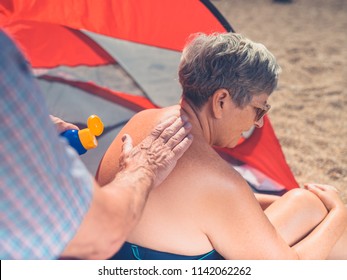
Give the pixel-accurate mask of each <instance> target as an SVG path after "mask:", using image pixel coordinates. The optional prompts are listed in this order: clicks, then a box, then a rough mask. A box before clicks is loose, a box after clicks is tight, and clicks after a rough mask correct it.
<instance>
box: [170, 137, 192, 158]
mask: <svg viewBox="0 0 347 280" xmlns="http://www.w3.org/2000/svg"><path fill="white" fill-rule="evenodd" d="M192 142H193V135H191V134H188V135H187V137H185V138H184V139H183V140H182V141H180V143H179V144H178V145H176V146H175V148H173V150H172V152H173V153H174V155H175V158H176V160H178V159H179V158H180V157H181V156H182V155H183V154H184V153H185V151H187V150H188V148H189V146H190V145H191V144H192Z"/></svg>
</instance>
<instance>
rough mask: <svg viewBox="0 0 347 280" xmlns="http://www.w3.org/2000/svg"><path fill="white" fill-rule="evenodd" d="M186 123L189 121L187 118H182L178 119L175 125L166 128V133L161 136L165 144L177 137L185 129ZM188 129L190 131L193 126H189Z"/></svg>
mask: <svg viewBox="0 0 347 280" xmlns="http://www.w3.org/2000/svg"><path fill="white" fill-rule="evenodd" d="M186 121H187V117H185V116H181V117H179V118H177V119H176V120H175V122H174V123H173V124H171V125H170V126H168V127H167V128H165V129H164V131H163V132H162V133H161V135H160V138H161V139H163V142H164V143H167V142H168V141H169V140H170V139H171V138H172V137H176V134H177V132H178V131H179V130H180V129H181V128H182V127H184V125H185V124H186ZM188 127H189V130H190V127H191V126H189V125H188ZM186 129H188V128H186ZM181 132H182V131H181ZM187 133H188V132H187ZM181 139H183V137H181ZM173 141H174V142H175V141H177V139H176V140H175V138H174V139H173Z"/></svg>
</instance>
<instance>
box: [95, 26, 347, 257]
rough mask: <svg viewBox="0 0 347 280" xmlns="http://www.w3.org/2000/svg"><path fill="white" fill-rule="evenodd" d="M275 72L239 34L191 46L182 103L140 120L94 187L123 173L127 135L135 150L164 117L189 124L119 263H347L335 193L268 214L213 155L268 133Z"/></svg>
mask: <svg viewBox="0 0 347 280" xmlns="http://www.w3.org/2000/svg"><path fill="white" fill-rule="evenodd" d="M279 71H280V68H279V66H278V65H277V63H276V60H275V58H274V56H273V55H272V54H271V53H270V52H269V51H268V50H267V49H266V48H265V47H264V46H263V45H261V44H257V43H254V42H252V41H250V40H249V39H246V38H244V37H243V36H241V35H239V34H233V33H227V34H212V35H204V34H200V35H197V36H195V38H193V39H192V40H191V41H190V43H188V45H187V46H186V47H185V49H184V51H183V54H182V58H181V63H180V66H179V79H180V83H181V85H182V88H183V94H182V99H181V102H180V104H179V105H176V106H172V107H167V108H163V109H151V110H146V111H142V112H140V113H138V114H137V115H135V116H134V117H133V118H132V119H131V120H130V121H129V123H128V124H127V125H126V126H125V127H124V128H123V130H122V131H121V133H120V134H119V136H118V137H117V138H116V139H115V140H114V142H113V143H112V144H111V146H110V147H109V149H108V151H107V152H106V154H105V156H104V158H103V159H102V161H101V164H100V167H99V172H98V181H99V182H100V183H101V184H107V183H108V182H110V181H111V180H112V179H113V178H114V177H115V176H116V170H117V169H118V168H119V166H118V157H119V155H120V153H121V145H122V141H121V137H122V135H123V134H125V133H127V134H130V135H131V136H132V137H133V139H134V142H135V143H134V144H137V143H139V142H140V141H141V140H142V139H143V138H144V135H147V134H148V133H149V132H150V131H151V129H152V128H153V127H154V126H155V125H156V124H157V123H158V122H159V121H161V120H163V119H165V118H167V116H169V115H172V114H173V113H174V114H177V115H180V114H181V113H184V114H186V115H187V116H188V117H189V122H190V123H191V125H192V130H191V133H192V135H193V137H194V140H193V143H192V145H191V146H190V148H189V149H188V151H187V152H186V153H185V154H184V155H183V157H182V158H181V159H180V160H179V161H178V163H177V165H176V167H175V169H174V170H173V172H172V173H171V174H170V175H169V177H168V178H167V179H166V180H165V181H164V182H163V183H162V184H161V185H160V186H159V187H158V188H157V189H155V190H154V191H153V192H152V193H151V194H150V196H149V198H148V203H147V205H146V208H145V210H144V212H143V215H142V218H141V220H140V222H139V224H138V225H137V226H136V228H135V230H134V231H133V232H132V233H131V234H130V236H129V238H128V240H127V242H126V243H125V244H124V246H123V247H122V249H121V250H120V251H119V252H118V253H117V254H116V255H115V256H114V257H113V258H115V259H325V258H328V257H331V258H338V257H339V258H346V257H347V256H346V254H347V251H346V250H343V249H346V245H347V234H346V225H347V212H346V208H345V206H344V205H343V203H342V202H341V200H340V199H339V197H338V195H337V193H336V191H335V190H334V189H333V187H330V186H326V185H318V184H308V185H307V186H306V189H296V190H293V191H289V192H287V193H286V194H285V195H283V196H282V197H280V198H278V199H276V200H275V201H274V202H273V203H272V204H271V205H270V206H269V207H267V208H266V207H265V206H264V205H262V203H263V202H264V201H262V200H260V201H258V200H257V199H256V197H255V195H254V193H253V192H252V190H251V189H250V188H249V186H248V184H247V182H246V181H245V180H244V179H243V178H242V177H241V176H240V175H239V173H238V172H237V171H235V170H234V169H233V167H231V166H230V165H229V164H228V163H227V162H226V161H224V160H223V159H222V158H221V157H220V156H219V155H218V154H217V153H216V152H215V150H214V149H213V146H218V147H229V148H232V147H234V146H235V145H236V144H237V142H238V140H239V138H240V137H241V135H242V133H243V132H245V131H247V130H249V129H250V128H251V127H252V126H253V125H255V126H256V127H261V126H262V125H263V116H264V114H266V113H267V112H268V110H269V109H270V105H269V104H268V103H267V101H268V98H269V96H270V94H271V93H272V91H273V90H274V89H275V87H276V84H277V79H278V74H279ZM163 157H165V155H163ZM262 206H264V207H262ZM263 208H264V209H265V208H266V209H265V210H264V209H263Z"/></svg>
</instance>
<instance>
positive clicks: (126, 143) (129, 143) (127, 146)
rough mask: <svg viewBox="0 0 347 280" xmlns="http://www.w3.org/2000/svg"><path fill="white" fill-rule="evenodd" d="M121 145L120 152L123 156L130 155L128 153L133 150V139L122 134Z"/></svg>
mask: <svg viewBox="0 0 347 280" xmlns="http://www.w3.org/2000/svg"><path fill="white" fill-rule="evenodd" d="M122 141H123V145H122V152H123V153H124V154H128V153H130V151H131V150H132V148H133V139H132V138H131V137H130V135H128V134H124V135H123V137H122Z"/></svg>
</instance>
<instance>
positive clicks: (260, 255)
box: [205, 173, 346, 259]
mask: <svg viewBox="0 0 347 280" xmlns="http://www.w3.org/2000/svg"><path fill="white" fill-rule="evenodd" d="M224 174H225V173H224ZM224 177H226V176H224ZM223 181H224V183H223ZM222 184H223V185H224V186H223V187H221V186H222ZM303 191H305V190H303ZM305 192H306V194H305V195H307V193H310V192H308V191H305ZM325 195H326V201H330V202H331V204H332V205H331V207H332V208H330V209H329V214H328V215H327V216H326V218H324V216H325V213H326V210H324V206H323V210H324V211H325V212H324V211H322V210H319V211H321V213H319V215H317V217H318V218H319V217H320V218H319V219H318V218H314V219H316V220H315V221H313V222H312V221H311V220H312V217H311V215H310V214H311V213H305V212H302V213H300V212H297V213H298V216H294V219H292V220H291V221H288V223H289V222H290V223H291V226H292V227H293V228H294V229H295V228H297V229H299V231H298V232H296V231H293V232H291V233H290V234H289V235H291V234H296V235H297V234H300V235H301V239H300V241H299V242H297V243H296V245H295V246H292V247H290V246H289V245H288V242H287V240H288V239H289V238H292V237H291V236H289V237H288V236H286V238H283V236H285V235H286V234H287V235H288V233H286V232H285V231H286V230H287V229H286V220H281V223H282V224H281V226H282V228H281V229H280V230H278V229H277V228H276V227H275V226H274V225H273V224H272V223H271V222H270V220H271V217H267V216H266V215H265V214H264V212H263V210H262V209H261V207H260V205H259V203H258V201H257V200H256V199H255V197H254V195H253V193H252V191H251V190H250V189H249V187H248V186H247V184H246V183H245V182H244V180H243V178H237V176H233V177H231V176H230V177H229V180H227V178H224V179H223V180H220V181H219V183H218V187H216V188H215V192H214V193H213V194H211V193H210V194H209V195H208V200H209V202H207V203H209V206H208V209H209V211H208V212H206V213H205V214H206V215H207V221H208V225H207V230H206V234H207V235H208V237H209V239H210V241H211V243H212V245H213V247H214V248H215V249H216V250H217V251H218V252H219V253H220V254H222V255H223V256H224V257H225V258H227V259H304V258H310V259H314V258H322V259H324V258H326V257H327V256H328V254H329V252H330V250H331V249H332V247H333V245H334V244H335V242H336V241H337V239H338V238H339V236H341V235H342V233H343V230H344V228H345V227H346V216H345V215H346V214H345V210H344V209H343V210H342V209H341V208H340V206H339V205H340V200H339V198H338V197H337V196H333V195H332V194H331V193H325ZM311 196H312V197H315V195H311ZM321 199H322V198H321ZM315 200H316V201H315V202H314V203H316V202H317V201H318V202H319V203H320V204H322V203H321V202H320V200H319V199H318V197H316V198H315ZM324 203H325V202H324ZM276 204H277V206H276V208H273V210H276V211H274V212H275V213H277V214H278V213H279V212H280V211H283V209H282V208H281V207H282V205H281V203H280V200H278V201H276ZM326 205H327V204H326ZM285 210H286V211H287V210H288V208H287V207H285ZM305 211H306V210H305ZM287 214H291V213H290V212H289V213H284V215H283V217H284V218H285V217H286V216H288V215H287ZM289 216H290V215H289ZM277 218H278V220H280V217H277ZM295 218H298V219H295ZM269 219H270V220H269ZM320 219H323V221H322V222H321V220H320ZM319 222H321V223H320V224H319ZM318 224H319V225H318ZM301 228H304V231H302V230H301ZM311 230H313V231H312V233H311V234H309V235H307V236H306V234H307V233H309V232H310V231H311ZM303 233H305V235H303ZM305 236H306V237H305ZM295 238H296V237H295ZM323 243H324V244H326V245H324V246H322V244H323Z"/></svg>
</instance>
